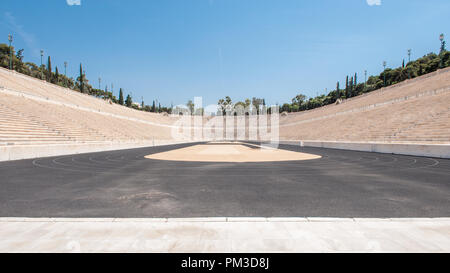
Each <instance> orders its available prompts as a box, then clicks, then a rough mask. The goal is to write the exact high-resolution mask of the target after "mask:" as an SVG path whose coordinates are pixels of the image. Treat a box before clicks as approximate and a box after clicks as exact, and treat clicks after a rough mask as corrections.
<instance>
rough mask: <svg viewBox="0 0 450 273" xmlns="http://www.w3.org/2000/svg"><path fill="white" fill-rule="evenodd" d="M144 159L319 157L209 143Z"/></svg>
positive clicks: (197, 160)
mask: <svg viewBox="0 0 450 273" xmlns="http://www.w3.org/2000/svg"><path fill="white" fill-rule="evenodd" d="M145 158H148V159H157V160H170V161H195V162H273V161H299V160H312V159H319V158H321V156H319V155H314V154H307V153H299V152H292V151H286V150H281V149H275V148H268V147H261V146H257V145H249V144H246V145H243V144H239V143H211V144H199V145H194V146H190V147H186V148H181V149H176V150H172V151H168V152H162V153H157V154H152V155H147V156H145Z"/></svg>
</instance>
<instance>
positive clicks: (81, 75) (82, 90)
mask: <svg viewBox="0 0 450 273" xmlns="http://www.w3.org/2000/svg"><path fill="white" fill-rule="evenodd" d="M80 92H81V93H84V79H83V65H82V64H81V63H80Z"/></svg>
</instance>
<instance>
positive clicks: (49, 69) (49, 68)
mask: <svg viewBox="0 0 450 273" xmlns="http://www.w3.org/2000/svg"><path fill="white" fill-rule="evenodd" d="M47 81H49V82H51V81H52V60H51V58H50V56H48V61H47Z"/></svg>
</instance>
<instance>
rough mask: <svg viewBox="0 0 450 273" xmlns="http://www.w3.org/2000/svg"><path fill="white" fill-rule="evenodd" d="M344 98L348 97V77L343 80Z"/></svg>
mask: <svg viewBox="0 0 450 273" xmlns="http://www.w3.org/2000/svg"><path fill="white" fill-rule="evenodd" d="M345 96H346V97H348V76H347V78H346V79H345Z"/></svg>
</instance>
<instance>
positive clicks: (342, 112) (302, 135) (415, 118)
mask: <svg viewBox="0 0 450 273" xmlns="http://www.w3.org/2000/svg"><path fill="white" fill-rule="evenodd" d="M280 137H281V138H282V139H284V140H306V141H317V140H319V141H353V142H394V143H397V142H407V143H409V142H414V143H450V69H443V70H439V71H436V72H434V73H430V74H428V75H425V76H422V77H419V78H415V79H413V80H409V81H405V82H403V83H400V84H397V85H394V86H390V87H388V88H383V89H380V90H377V91H373V92H370V93H367V94H365V95H362V96H358V97H355V98H352V99H349V100H346V101H344V102H343V103H342V104H339V105H328V106H325V107H321V108H318V109H314V110H310V111H305V112H300V113H293V114H289V115H288V116H286V117H281V118H280Z"/></svg>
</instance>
